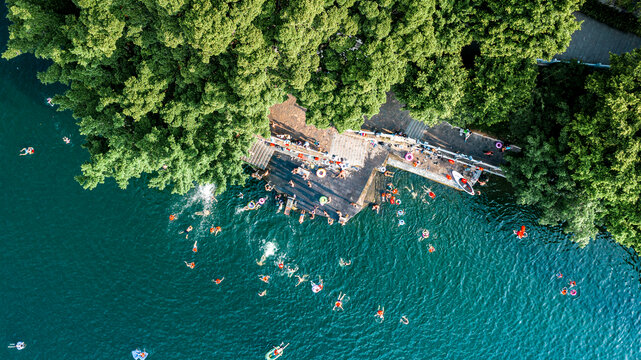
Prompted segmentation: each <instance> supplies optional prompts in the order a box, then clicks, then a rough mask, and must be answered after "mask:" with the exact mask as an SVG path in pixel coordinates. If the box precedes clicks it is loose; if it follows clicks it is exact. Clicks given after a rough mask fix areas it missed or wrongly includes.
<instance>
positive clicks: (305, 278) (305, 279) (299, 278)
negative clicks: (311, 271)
mask: <svg viewBox="0 0 641 360" xmlns="http://www.w3.org/2000/svg"><path fill="white" fill-rule="evenodd" d="M308 277H309V275H307V274H305V275H303V276H300V275H296V278H297V279H298V282H297V283H296V286H298V285H300V284H302V283H304V282H305V281H307V278H308Z"/></svg>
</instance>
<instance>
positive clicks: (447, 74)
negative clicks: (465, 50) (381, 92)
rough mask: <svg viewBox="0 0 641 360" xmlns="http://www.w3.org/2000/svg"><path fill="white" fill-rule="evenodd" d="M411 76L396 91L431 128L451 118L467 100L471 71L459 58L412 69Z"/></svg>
mask: <svg viewBox="0 0 641 360" xmlns="http://www.w3.org/2000/svg"><path fill="white" fill-rule="evenodd" d="M408 77H409V78H411V79H414V80H413V81H409V80H408V81H405V82H404V83H402V84H399V85H398V86H396V87H395V88H394V92H395V93H396V95H397V97H398V99H399V100H400V101H401V102H403V103H404V104H405V106H406V108H407V109H408V110H409V111H410V115H411V116H412V117H413V118H414V119H417V120H420V121H423V122H425V123H427V124H430V125H436V124H437V123H438V122H440V121H442V120H444V119H449V118H451V117H452V116H453V115H454V111H455V109H456V108H457V107H458V106H459V102H460V101H461V98H462V97H463V90H464V84H465V80H466V78H467V71H466V70H465V69H464V68H463V64H462V62H461V58H460V57H459V56H442V57H437V58H435V59H431V61H427V62H426V63H425V64H424V66H423V67H420V68H419V67H418V65H414V66H409V70H408Z"/></svg>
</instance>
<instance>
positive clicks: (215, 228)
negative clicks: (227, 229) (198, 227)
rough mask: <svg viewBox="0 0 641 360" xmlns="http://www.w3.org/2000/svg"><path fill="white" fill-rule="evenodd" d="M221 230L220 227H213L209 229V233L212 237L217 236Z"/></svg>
mask: <svg viewBox="0 0 641 360" xmlns="http://www.w3.org/2000/svg"><path fill="white" fill-rule="evenodd" d="M221 230H222V229H221V228H220V226H213V227H210V228H209V233H210V234H214V235H218V234H219V233H220V231H221Z"/></svg>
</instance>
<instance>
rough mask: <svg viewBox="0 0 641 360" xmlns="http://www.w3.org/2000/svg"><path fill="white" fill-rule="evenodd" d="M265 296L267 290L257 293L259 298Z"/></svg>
mask: <svg viewBox="0 0 641 360" xmlns="http://www.w3.org/2000/svg"><path fill="white" fill-rule="evenodd" d="M265 295H267V289H265V290H263V291H261V292H259V293H258V296H260V297H263V296H265Z"/></svg>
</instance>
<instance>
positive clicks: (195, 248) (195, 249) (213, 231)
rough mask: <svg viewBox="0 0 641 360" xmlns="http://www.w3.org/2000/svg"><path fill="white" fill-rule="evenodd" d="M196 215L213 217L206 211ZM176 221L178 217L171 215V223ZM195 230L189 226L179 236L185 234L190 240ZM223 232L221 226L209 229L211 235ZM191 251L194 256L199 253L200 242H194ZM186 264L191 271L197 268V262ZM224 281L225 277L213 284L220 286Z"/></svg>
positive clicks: (215, 280) (198, 212)
mask: <svg viewBox="0 0 641 360" xmlns="http://www.w3.org/2000/svg"><path fill="white" fill-rule="evenodd" d="M194 215H198V216H209V215H211V211H209V210H207V209H204V210H203V211H196V212H195V213H194ZM174 220H176V215H174V214H171V215H169V221H174ZM193 230H194V227H193V226H191V225H189V226H188V227H187V228H186V229H185V230H183V231H181V232H179V233H178V234H185V239H189V233H191V232H192V231H193ZM221 231H222V229H221V227H220V226H212V227H210V228H209V233H210V234H213V235H218V234H219V233H220V232H221ZM191 251H192V252H193V253H194V254H195V253H197V252H198V241H194V245H192V247H191ZM184 263H185V265H186V266H187V267H188V268H190V269H194V268H195V267H196V262H194V261H191V262H187V261H184ZM224 279H225V278H224V277H223V278H220V279H214V280H212V282H215V283H216V284H220V283H221V282H223V280H224Z"/></svg>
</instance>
